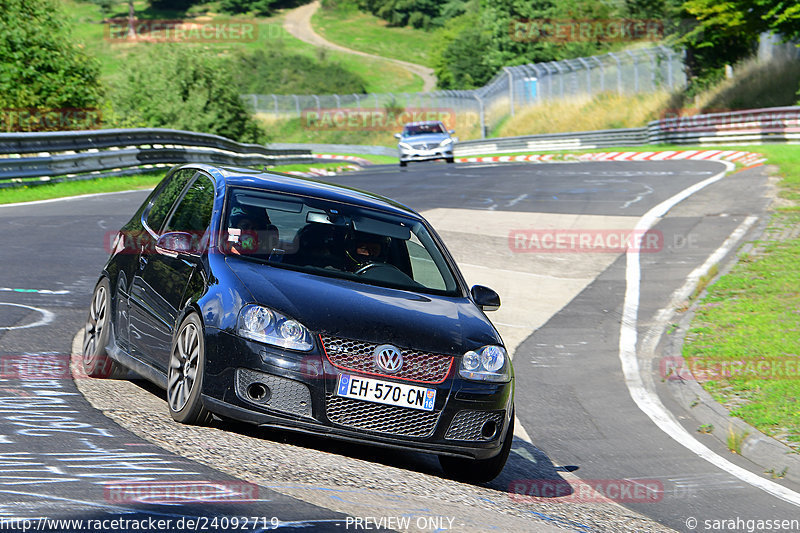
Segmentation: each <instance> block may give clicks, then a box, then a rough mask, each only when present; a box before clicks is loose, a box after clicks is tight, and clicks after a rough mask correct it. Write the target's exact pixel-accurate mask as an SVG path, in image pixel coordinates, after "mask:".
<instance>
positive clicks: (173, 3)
mask: <svg viewBox="0 0 800 533" xmlns="http://www.w3.org/2000/svg"><path fill="white" fill-rule="evenodd" d="M149 2H150V5H151V6H152V7H153V8H154V9H158V10H161V11H173V12H175V11H186V10H187V9H189V8H190V7H192V6H193V5H194V4H199V3H200V0H149Z"/></svg>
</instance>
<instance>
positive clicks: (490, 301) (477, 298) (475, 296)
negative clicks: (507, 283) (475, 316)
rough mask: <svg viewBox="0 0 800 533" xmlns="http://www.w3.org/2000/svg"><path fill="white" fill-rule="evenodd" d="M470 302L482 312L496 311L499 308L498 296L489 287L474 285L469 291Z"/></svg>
mask: <svg viewBox="0 0 800 533" xmlns="http://www.w3.org/2000/svg"><path fill="white" fill-rule="evenodd" d="M469 293H470V295H471V296H472V301H474V302H475V304H476V305H477V306H478V307H480V308H481V309H483V310H484V311H497V309H498V308H499V307H500V295H498V294H497V293H496V292H494V291H493V290H492V289H490V288H489V287H484V286H483V285H474V286H473V287H472V289H470V291H469Z"/></svg>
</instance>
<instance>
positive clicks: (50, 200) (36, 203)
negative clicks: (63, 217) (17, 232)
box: [0, 185, 155, 207]
mask: <svg viewBox="0 0 800 533" xmlns="http://www.w3.org/2000/svg"><path fill="white" fill-rule="evenodd" d="M154 187H155V185H154ZM149 190H151V189H130V190H127V191H114V192H93V193H91V194H79V195H77V196H62V197H61V198H49V199H47V200H33V201H30V202H17V203H14V204H0V207H19V206H22V205H39V204H52V203H53V202H66V201H69V200H81V199H83V198H94V197H95V196H108V195H109V194H127V193H131V192H142V191H145V192H147V191H149Z"/></svg>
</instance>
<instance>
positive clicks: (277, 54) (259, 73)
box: [233, 47, 366, 94]
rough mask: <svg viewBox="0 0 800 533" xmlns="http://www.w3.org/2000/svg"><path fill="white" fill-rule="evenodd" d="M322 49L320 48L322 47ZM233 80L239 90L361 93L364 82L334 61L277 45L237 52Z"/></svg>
mask: <svg viewBox="0 0 800 533" xmlns="http://www.w3.org/2000/svg"><path fill="white" fill-rule="evenodd" d="M323 50H324V49H323ZM233 64H234V70H235V74H234V80H235V83H236V85H237V87H238V88H239V91H240V92H241V93H243V94H273V93H274V94H330V93H338V94H351V93H365V92H366V83H365V82H364V80H363V79H361V77H360V76H358V75H357V74H353V73H352V72H350V71H348V70H346V69H345V68H343V67H342V66H340V65H339V64H337V63H333V62H330V61H328V60H326V59H325V58H324V57H322V58H321V59H319V60H314V59H313V58H310V57H306V56H299V55H294V54H289V53H286V52H285V51H283V50H282V49H281V48H278V47H276V48H271V49H270V50H269V51H266V50H256V51H255V52H252V53H247V52H240V53H239V54H237V55H236V56H235V58H234V60H233Z"/></svg>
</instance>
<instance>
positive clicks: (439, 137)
mask: <svg viewBox="0 0 800 533" xmlns="http://www.w3.org/2000/svg"><path fill="white" fill-rule="evenodd" d="M448 137H449V136H448V135H445V134H444V133H430V134H427V135H412V136H410V137H403V138H401V139H400V142H404V143H407V144H422V143H425V144H432V143H437V144H438V143H440V142H442V141H443V140H445V139H447V138H448Z"/></svg>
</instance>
